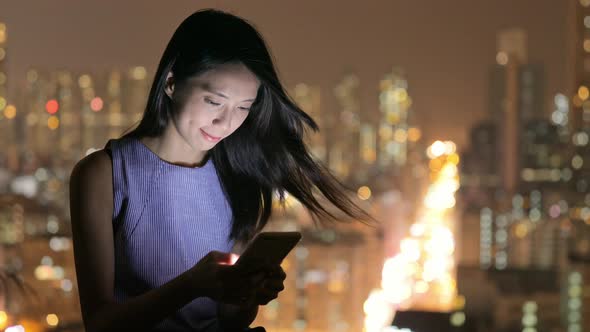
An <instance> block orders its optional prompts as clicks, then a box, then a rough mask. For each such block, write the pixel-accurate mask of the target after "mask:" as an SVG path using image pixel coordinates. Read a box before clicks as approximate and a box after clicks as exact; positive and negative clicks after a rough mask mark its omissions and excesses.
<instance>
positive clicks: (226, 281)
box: [187, 251, 266, 305]
mask: <svg viewBox="0 0 590 332" xmlns="http://www.w3.org/2000/svg"><path fill="white" fill-rule="evenodd" d="M231 264H232V254H229V253H223V252H219V251H211V252H210V253H208V254H207V255H206V256H205V257H203V258H202V259H201V260H200V261H199V262H198V263H197V264H196V265H195V266H194V267H193V268H191V269H190V270H189V271H187V273H188V274H189V278H190V279H191V283H193V285H194V287H195V288H194V289H193V291H194V294H195V297H198V296H207V297H209V298H211V299H213V300H215V301H218V302H221V303H227V304H235V305H244V304H246V303H252V302H258V301H257V298H258V296H257V293H258V292H257V290H258V289H260V288H261V287H262V282H263V280H264V276H265V273H264V271H263V270H257V271H245V270H242V269H238V268H237V267H235V266H233V265H231ZM265 294H266V293H265Z"/></svg>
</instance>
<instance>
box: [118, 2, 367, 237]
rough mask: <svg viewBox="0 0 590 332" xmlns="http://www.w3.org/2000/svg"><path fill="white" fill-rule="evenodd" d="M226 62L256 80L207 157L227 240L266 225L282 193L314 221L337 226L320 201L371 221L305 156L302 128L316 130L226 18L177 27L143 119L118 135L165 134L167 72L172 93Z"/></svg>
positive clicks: (250, 36) (251, 34) (240, 23)
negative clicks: (241, 112)
mask: <svg viewBox="0 0 590 332" xmlns="http://www.w3.org/2000/svg"><path fill="white" fill-rule="evenodd" d="M230 63H240V64H243V65H244V66H246V68H248V69H249V70H250V71H251V72H252V73H253V74H254V75H255V76H256V77H257V78H258V80H259V81H260V87H259V89H258V92H257V96H256V100H255V101H254V103H253V105H252V107H251V108H250V112H249V114H248V117H247V118H246V120H245V121H244V123H243V124H242V125H241V126H240V127H239V128H238V129H237V130H236V131H235V132H234V133H232V134H231V135H230V136H229V137H227V138H225V139H224V140H222V141H221V142H220V143H219V144H217V145H216V146H215V147H214V148H213V149H212V150H211V151H210V156H211V158H212V159H213V162H214V164H215V167H216V169H217V172H218V174H219V177H220V179H221V183H222V186H223V189H224V191H225V194H226V196H227V198H228V201H229V203H230V205H231V209H232V212H233V218H234V219H233V228H232V232H231V238H232V239H236V240H241V241H247V240H248V239H250V238H251V237H252V236H253V235H254V234H255V233H257V232H258V231H260V230H261V229H262V228H263V227H264V226H265V225H266V223H267V222H268V220H269V218H270V216H271V213H272V202H273V199H276V196H274V193H278V194H279V195H278V199H280V200H281V201H283V200H284V197H285V193H286V192H287V193H289V194H291V195H293V196H294V197H295V198H296V199H297V200H298V201H299V202H301V203H302V204H303V205H304V206H305V207H306V208H307V209H308V210H309V211H310V212H311V215H312V217H313V219H314V221H316V222H318V221H320V222H321V221H328V220H331V221H334V220H338V217H337V216H336V215H335V213H334V212H333V211H331V210H330V209H329V208H326V207H325V206H324V204H323V203H322V201H326V202H329V203H331V204H332V205H333V206H335V207H336V208H338V209H339V210H340V211H342V212H344V214H345V215H347V217H349V218H352V219H356V220H361V221H373V219H372V218H371V216H370V215H369V214H368V213H366V212H365V211H364V210H363V209H361V208H360V207H359V206H358V205H356V204H355V203H354V202H353V201H352V200H351V199H350V198H349V197H348V196H347V194H346V190H345V187H344V186H343V185H342V184H341V183H340V182H339V181H338V180H337V179H336V178H335V177H334V176H332V175H331V173H330V172H329V171H328V170H327V169H326V167H325V166H323V165H321V164H319V163H317V162H316V161H315V160H314V159H313V158H312V157H311V155H310V154H309V152H308V149H307V147H306V145H305V143H304V141H303V137H304V133H305V131H306V130H308V129H311V130H313V131H317V130H318V126H317V124H316V123H315V122H314V121H313V119H312V118H311V117H310V116H309V115H307V114H306V113H305V112H303V111H302V110H301V109H300V108H299V107H298V106H297V105H296V104H295V103H294V102H293V101H292V100H291V98H290V97H289V96H288V95H287V93H286V92H285V90H284V88H283V86H282V85H281V83H280V81H279V78H278V76H277V73H276V71H275V68H274V65H273V60H272V58H271V55H270V53H269V51H268V48H267V46H266V44H265V42H264V40H263V38H262V37H261V35H260V34H259V33H258V32H257V31H256V29H255V28H254V27H253V26H252V25H251V24H249V23H248V22H246V21H245V20H244V19H242V18H239V17H237V16H234V15H232V14H229V13H225V12H222V11H219V10H213V9H208V10H200V11H197V12H195V13H193V14H192V15H190V16H189V17H188V18H186V19H185V20H184V21H183V22H182V23H181V24H180V26H179V27H178V29H177V30H176V31H175V33H174V35H173V36H172V39H171V40H170V42H169V43H168V46H167V47H166V50H165V51H164V54H163V55H162V58H161V60H160V64H159V66H158V70H157V72H156V75H155V78H154V82H153V84H152V87H151V90H150V94H149V99H148V101H147V106H146V109H145V113H144V115H143V118H142V120H141V122H140V123H139V125H138V126H137V127H136V128H135V129H134V130H132V131H131V132H129V133H128V134H127V135H125V136H131V137H136V138H140V137H154V136H158V135H160V134H162V133H163V132H164V129H165V128H166V126H167V125H168V123H169V121H170V119H171V116H172V115H173V114H174V112H175V110H176V109H177V107H174V105H172V104H173V102H174V101H171V100H170V98H169V97H168V96H167V95H166V94H165V91H164V88H165V86H166V79H167V75H168V73H170V72H172V73H173V79H174V89H175V91H176V90H177V89H183V87H187V86H189V85H188V84H187V82H188V80H189V79H190V78H192V77H194V76H196V75H199V74H202V73H204V72H206V71H208V70H211V69H213V68H215V67H216V66H219V65H222V64H230ZM317 193H321V195H322V196H323V197H317V195H316V194H317Z"/></svg>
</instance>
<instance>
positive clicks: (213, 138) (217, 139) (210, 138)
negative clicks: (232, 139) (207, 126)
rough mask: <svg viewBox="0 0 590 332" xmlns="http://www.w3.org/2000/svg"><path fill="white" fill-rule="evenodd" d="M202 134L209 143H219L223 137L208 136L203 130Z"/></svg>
mask: <svg viewBox="0 0 590 332" xmlns="http://www.w3.org/2000/svg"><path fill="white" fill-rule="evenodd" d="M201 134H202V135H203V137H205V139H206V140H208V141H209V142H219V140H220V139H221V137H216V136H213V135H209V134H207V132H205V131H204V130H203V129H201Z"/></svg>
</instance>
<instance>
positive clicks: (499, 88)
mask: <svg viewBox="0 0 590 332" xmlns="http://www.w3.org/2000/svg"><path fill="white" fill-rule="evenodd" d="M526 41H527V35H526V33H525V32H524V30H522V29H510V30H505V31H501V32H500V33H498V36H497V50H498V53H497V56H496V61H497V65H496V66H495V67H494V68H493V70H492V73H491V80H490V83H491V84H490V103H489V105H490V112H491V116H492V119H493V120H494V122H495V124H496V126H497V128H498V136H497V138H498V146H497V148H498V152H497V153H498V160H502V163H501V164H500V165H501V166H500V169H499V176H500V180H501V182H500V188H501V189H502V190H503V192H505V193H506V194H507V195H508V197H510V196H511V195H513V194H515V193H516V192H517V191H518V188H519V182H520V170H521V168H522V160H520V157H521V155H522V154H521V152H522V151H523V150H524V147H523V146H522V144H521V143H522V137H521V136H522V133H523V126H524V124H525V123H526V122H528V121H530V120H532V119H537V118H541V117H542V116H543V98H544V83H543V71H542V67H540V66H538V65H534V64H529V63H528V59H527V45H526Z"/></svg>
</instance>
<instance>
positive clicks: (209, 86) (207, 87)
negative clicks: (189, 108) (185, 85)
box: [200, 83, 256, 102]
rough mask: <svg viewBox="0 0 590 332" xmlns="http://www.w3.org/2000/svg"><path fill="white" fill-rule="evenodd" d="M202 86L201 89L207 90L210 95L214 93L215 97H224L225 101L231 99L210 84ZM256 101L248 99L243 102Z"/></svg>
mask: <svg viewBox="0 0 590 332" xmlns="http://www.w3.org/2000/svg"><path fill="white" fill-rule="evenodd" d="M200 86H201V89H203V90H205V91H207V92H209V93H212V94H214V95H217V96H219V97H222V98H225V99H229V97H228V96H226V95H225V94H223V93H221V92H219V91H217V90H215V89H213V88H212V87H211V85H210V84H208V83H202V84H200ZM255 99H256V98H251V99H246V100H242V102H245V101H254V100H255Z"/></svg>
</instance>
